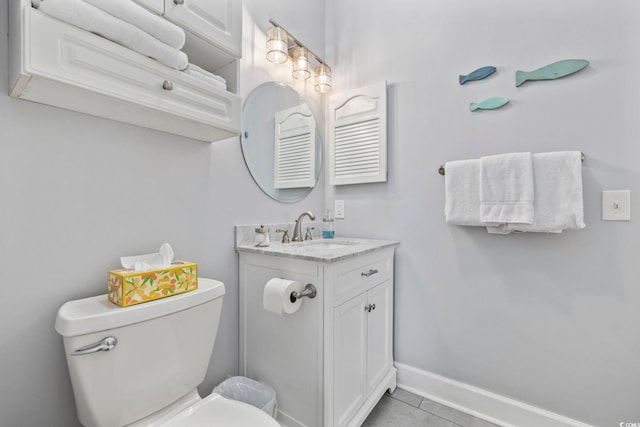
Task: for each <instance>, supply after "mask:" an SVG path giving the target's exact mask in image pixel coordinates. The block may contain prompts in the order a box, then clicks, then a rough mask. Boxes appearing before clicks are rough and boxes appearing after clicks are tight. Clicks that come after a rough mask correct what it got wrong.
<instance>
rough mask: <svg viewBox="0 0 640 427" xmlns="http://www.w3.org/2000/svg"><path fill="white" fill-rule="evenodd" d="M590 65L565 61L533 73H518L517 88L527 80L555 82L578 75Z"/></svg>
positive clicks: (576, 61) (583, 62) (583, 61)
mask: <svg viewBox="0 0 640 427" xmlns="http://www.w3.org/2000/svg"><path fill="white" fill-rule="evenodd" d="M587 65H589V61H587V60H584V59H565V60H563V61H558V62H554V63H553V64H549V65H545V66H544V67H542V68H538V69H537V70H533V71H516V87H517V86H520V85H521V84H523V83H524V82H526V81H527V80H554V79H559V78H561V77H565V76H568V75H571V74H573V73H577V72H578V71H580V70H582V69H583V68H584V67H586V66H587Z"/></svg>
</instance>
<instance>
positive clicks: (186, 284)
mask: <svg viewBox="0 0 640 427" xmlns="http://www.w3.org/2000/svg"><path fill="white" fill-rule="evenodd" d="M195 289H198V264H196V263H193V262H187V261H175V262H173V263H172V265H171V267H169V268H162V269H158V270H149V271H133V270H127V269H119V270H111V271H109V281H108V292H107V295H108V297H109V301H111V302H112V303H114V304H117V305H119V306H120V307H129V306H131V305H136V304H140V303H143V302H147V301H153V300H155V299H159V298H165V297H169V296H172V295H178V294H182V293H184V292H189V291H193V290H195Z"/></svg>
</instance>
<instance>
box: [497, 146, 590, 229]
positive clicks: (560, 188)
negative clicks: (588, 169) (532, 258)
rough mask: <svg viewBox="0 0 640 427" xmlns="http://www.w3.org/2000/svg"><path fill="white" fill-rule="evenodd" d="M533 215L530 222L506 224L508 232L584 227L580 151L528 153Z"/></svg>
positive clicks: (505, 227) (504, 226)
mask: <svg viewBox="0 0 640 427" xmlns="http://www.w3.org/2000/svg"><path fill="white" fill-rule="evenodd" d="M532 160H533V174H534V191H535V195H536V196H535V201H534V204H533V205H534V210H535V216H534V220H533V223H532V224H530V225H527V224H506V225H503V226H501V227H500V228H501V229H503V230H508V231H528V232H541V233H560V232H562V230H565V229H580V228H584V227H585V223H584V202H583V197H582V193H583V191H582V153H580V152H579V151H556V152H551V153H535V154H533V155H532Z"/></svg>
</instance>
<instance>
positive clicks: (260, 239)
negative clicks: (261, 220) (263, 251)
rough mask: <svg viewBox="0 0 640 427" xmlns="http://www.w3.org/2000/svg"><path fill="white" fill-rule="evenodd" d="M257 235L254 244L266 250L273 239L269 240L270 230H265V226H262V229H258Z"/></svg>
mask: <svg viewBox="0 0 640 427" xmlns="http://www.w3.org/2000/svg"><path fill="white" fill-rule="evenodd" d="M255 231H256V235H255V240H254V243H255V245H256V246H257V247H259V248H266V247H267V246H269V245H270V244H271V239H270V238H269V229H268V228H264V225H261V226H260V228H256V230H255Z"/></svg>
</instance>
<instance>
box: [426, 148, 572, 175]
mask: <svg viewBox="0 0 640 427" xmlns="http://www.w3.org/2000/svg"><path fill="white" fill-rule="evenodd" d="M580 160H581V161H582V163H584V153H580ZM438 173H439V174H440V175H442V176H444V165H440V167H439V168H438Z"/></svg>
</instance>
